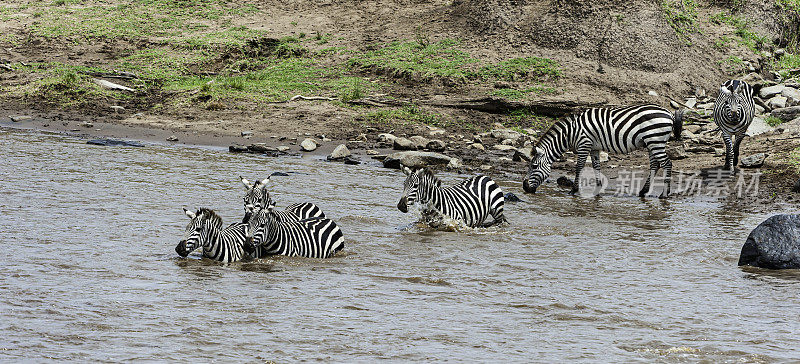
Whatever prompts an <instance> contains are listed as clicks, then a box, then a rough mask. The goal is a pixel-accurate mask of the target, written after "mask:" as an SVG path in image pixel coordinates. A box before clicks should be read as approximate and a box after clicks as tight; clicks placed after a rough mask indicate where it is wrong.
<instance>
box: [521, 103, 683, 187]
mask: <svg viewBox="0 0 800 364" xmlns="http://www.w3.org/2000/svg"><path fill="white" fill-rule="evenodd" d="M682 119H683V112H682V111H678V112H676V113H674V114H673V113H671V112H669V111H668V110H666V109H664V108H661V107H659V106H656V105H636V106H628V107H619V108H591V109H588V110H586V111H584V112H583V113H580V114H578V115H574V116H571V117H568V118H567V119H566V120H560V121H558V122H556V123H555V124H554V125H553V126H552V127H551V128H550V129H549V130H548V131H546V132H545V133H544V135H543V136H542V137H541V138H540V139H539V141H538V142H537V143H536V145H535V147H534V148H533V155H532V158H531V161H530V164H529V166H528V173H527V175H526V176H525V179H524V180H523V189H524V190H525V191H526V192H530V193H535V192H536V188H537V187H539V185H540V184H541V183H542V182H543V181H544V180H545V179H546V178H547V176H549V175H550V168H551V166H552V164H553V162H554V161H555V160H556V159H558V158H560V157H561V155H562V154H563V153H564V152H566V151H567V150H573V151H574V152H575V153H576V154H577V156H578V160H577V163H576V165H575V181H574V184H573V186H572V193H577V192H578V183H579V179H580V172H581V170H582V169H583V167H584V165H585V163H586V158H587V157H589V156H591V157H592V167H593V168H594V169H595V171H599V169H600V163H599V154H600V151H606V152H609V153H629V152H632V151H634V150H637V149H641V148H647V150H648V152H649V155H648V157H649V159H650V175H649V177H648V179H647V182H645V185H644V186H643V188H642V189H641V190H640V191H639V196H640V197H644V196H645V195H646V194H647V192H648V191H649V189H650V184H651V182H652V180H653V178H654V177H655V175H656V173H657V172H658V170H659V169H661V168H663V169H664V171H665V179H664V181H665V189H664V192H663V193H662V195H661V197H666V196H667V195H669V191H670V180H671V175H672V161H671V160H670V159H669V157H667V154H666V146H667V141H668V140H669V139H670V135H674V136H675V137H676V139H679V138H680V134H681V129H682V125H683V120H682ZM598 183H599V181H598Z"/></svg>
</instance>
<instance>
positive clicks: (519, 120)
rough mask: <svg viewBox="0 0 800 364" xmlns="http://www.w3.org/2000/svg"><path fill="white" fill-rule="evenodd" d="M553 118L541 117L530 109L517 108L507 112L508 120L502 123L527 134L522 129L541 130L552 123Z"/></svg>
mask: <svg viewBox="0 0 800 364" xmlns="http://www.w3.org/2000/svg"><path fill="white" fill-rule="evenodd" d="M554 122H555V119H552V118H548V117H543V116H540V115H536V114H534V113H532V112H531V111H530V110H526V109H519V110H514V111H511V112H510V113H509V114H508V120H507V121H505V122H504V123H503V125H505V126H506V127H508V128H512V129H513V130H516V131H518V132H521V133H523V134H528V133H527V132H525V131H524V129H535V130H537V131H539V132H543V131H545V130H547V128H549V127H550V125H553V123H554Z"/></svg>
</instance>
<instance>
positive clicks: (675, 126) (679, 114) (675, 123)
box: [672, 109, 686, 140]
mask: <svg viewBox="0 0 800 364" xmlns="http://www.w3.org/2000/svg"><path fill="white" fill-rule="evenodd" d="M685 112H686V109H678V110H675V114H674V115H673V117H672V134H673V135H674V136H675V140H681V133H683V114H684V113H685Z"/></svg>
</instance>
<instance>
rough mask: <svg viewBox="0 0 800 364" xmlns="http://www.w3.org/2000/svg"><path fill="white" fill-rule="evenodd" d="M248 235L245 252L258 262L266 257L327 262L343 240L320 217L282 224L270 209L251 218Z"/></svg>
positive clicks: (257, 212) (334, 229)
mask: <svg viewBox="0 0 800 364" xmlns="http://www.w3.org/2000/svg"><path fill="white" fill-rule="evenodd" d="M247 232H248V234H247V235H248V237H247V242H246V243H245V251H246V252H247V253H248V254H251V255H253V256H255V257H258V258H261V257H264V256H267V255H286V256H290V257H293V256H301V257H308V258H328V257H331V256H333V255H334V254H335V253H336V252H338V251H339V250H342V249H343V248H344V236H343V235H342V231H341V230H340V229H339V227H338V226H337V225H336V223H335V222H333V220H330V219H326V218H319V217H314V218H310V219H304V220H300V221H287V220H281V219H280V218H279V217H278V216H277V215H276V213H275V210H274V209H273V208H272V206H268V207H267V208H265V209H261V210H258V211H256V212H255V213H254V214H252V215H251V216H250V218H249V221H248V229H247Z"/></svg>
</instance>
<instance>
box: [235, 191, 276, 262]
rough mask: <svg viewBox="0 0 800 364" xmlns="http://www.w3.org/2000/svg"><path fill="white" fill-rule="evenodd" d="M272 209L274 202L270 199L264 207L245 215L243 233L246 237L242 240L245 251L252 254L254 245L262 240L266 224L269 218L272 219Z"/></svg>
mask: <svg viewBox="0 0 800 364" xmlns="http://www.w3.org/2000/svg"><path fill="white" fill-rule="evenodd" d="M274 209H275V204H274V203H273V202H272V201H270V202H269V205H267V207H266V208H263V209H258V210H256V211H255V212H254V213H252V214H249V215H248V216H246V217H245V218H246V221H243V222H244V223H246V224H247V230H246V233H245V236H246V239H245V242H244V252H245V253H247V254H253V252H255V250H256V247H258V245H259V244H261V242H263V241H264V237H265V236H266V229H267V225H268V223H269V222H270V221H271V220H273V219H274V217H273V216H272V215H273V210H274Z"/></svg>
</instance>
